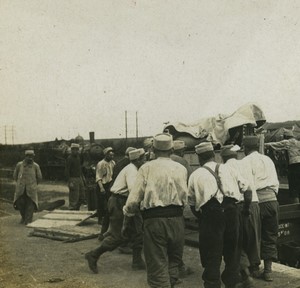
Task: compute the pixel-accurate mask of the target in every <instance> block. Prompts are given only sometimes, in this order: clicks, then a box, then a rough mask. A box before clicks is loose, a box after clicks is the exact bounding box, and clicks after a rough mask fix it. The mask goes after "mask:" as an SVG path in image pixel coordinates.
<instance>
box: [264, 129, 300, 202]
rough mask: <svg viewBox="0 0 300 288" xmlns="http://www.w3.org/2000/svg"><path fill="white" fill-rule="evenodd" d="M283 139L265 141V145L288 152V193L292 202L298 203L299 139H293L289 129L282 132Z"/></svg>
mask: <svg viewBox="0 0 300 288" xmlns="http://www.w3.org/2000/svg"><path fill="white" fill-rule="evenodd" d="M283 136H284V140H282V141H279V142H269V143H265V147H270V148H272V149H274V150H276V151H282V150H286V151H287V153H288V162H289V166H288V181H289V195H290V199H291V202H292V203H299V198H300V141H298V140H296V139H295V136H294V133H293V131H291V130H286V131H285V132H284V134H283Z"/></svg>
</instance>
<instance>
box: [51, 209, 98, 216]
mask: <svg viewBox="0 0 300 288" xmlns="http://www.w3.org/2000/svg"><path fill="white" fill-rule="evenodd" d="M95 212H97V211H96V210H95V211H78V210H58V209H56V210H53V211H51V213H54V214H55V213H58V214H76V215H80V214H82V215H92V214H94V213H95Z"/></svg>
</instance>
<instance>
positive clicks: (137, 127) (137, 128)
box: [135, 111, 139, 141]
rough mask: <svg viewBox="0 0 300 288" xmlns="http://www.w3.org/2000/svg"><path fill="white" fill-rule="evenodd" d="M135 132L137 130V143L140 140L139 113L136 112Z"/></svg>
mask: <svg viewBox="0 0 300 288" xmlns="http://www.w3.org/2000/svg"><path fill="white" fill-rule="evenodd" d="M135 130H136V141H137V140H138V138H139V126H138V111H136V112H135Z"/></svg>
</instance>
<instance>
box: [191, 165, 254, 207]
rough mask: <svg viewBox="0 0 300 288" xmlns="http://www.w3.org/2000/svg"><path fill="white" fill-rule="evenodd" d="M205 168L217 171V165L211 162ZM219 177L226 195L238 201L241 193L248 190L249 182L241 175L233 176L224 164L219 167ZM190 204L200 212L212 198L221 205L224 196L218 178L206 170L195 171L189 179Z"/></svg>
mask: <svg viewBox="0 0 300 288" xmlns="http://www.w3.org/2000/svg"><path fill="white" fill-rule="evenodd" d="M204 166H207V167H209V168H211V169H212V170H213V171H215V168H216V166H217V163H216V162H214V161H210V162H207V163H205V165H204ZM219 177H220V180H221V183H222V189H223V192H224V195H225V196H227V197H231V198H234V199H236V200H237V201H238V200H239V199H240V193H241V191H242V192H245V191H246V190H247V189H248V186H249V184H248V182H247V181H246V180H245V179H243V178H242V177H241V175H240V174H239V175H233V173H232V171H230V170H229V168H227V167H226V166H225V165H224V164H221V165H220V167H219ZM188 189H189V193H188V202H189V205H190V206H195V210H196V211H199V210H200V208H201V206H203V205H204V204H205V203H207V202H208V201H209V200H210V199H211V198H212V197H215V198H216V199H217V200H218V201H219V202H220V203H222V202H223V198H224V195H223V193H222V192H221V191H220V189H219V188H218V185H217V181H216V178H215V177H214V176H213V175H212V174H211V173H210V172H209V171H208V170H206V169H205V168H203V167H200V168H198V169H197V170H195V171H194V172H193V173H192V175H191V176H190V179H189V184H188Z"/></svg>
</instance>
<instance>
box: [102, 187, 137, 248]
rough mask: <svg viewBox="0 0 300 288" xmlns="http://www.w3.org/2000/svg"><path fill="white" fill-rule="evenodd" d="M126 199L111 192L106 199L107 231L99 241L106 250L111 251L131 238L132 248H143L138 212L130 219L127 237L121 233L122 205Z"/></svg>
mask: <svg viewBox="0 0 300 288" xmlns="http://www.w3.org/2000/svg"><path fill="white" fill-rule="evenodd" d="M126 200H127V198H125V197H122V196H115V195H114V194H113V193H112V195H111V196H110V198H109V200H108V213H109V233H108V235H107V236H106V237H105V238H104V239H103V241H102V242H101V246H102V247H105V249H106V250H107V251H112V250H114V249H116V248H117V247H119V246H120V245H121V244H124V243H127V242H128V241H129V240H132V243H133V245H132V249H133V250H135V249H137V250H142V248H143V231H142V225H143V224H142V222H141V221H142V217H141V215H140V214H138V215H137V216H134V217H132V219H131V220H132V222H131V223H130V227H129V231H130V232H129V237H128V238H127V237H123V236H122V235H121V230H122V226H123V220H124V214H123V206H124V205H125V204H126Z"/></svg>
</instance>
